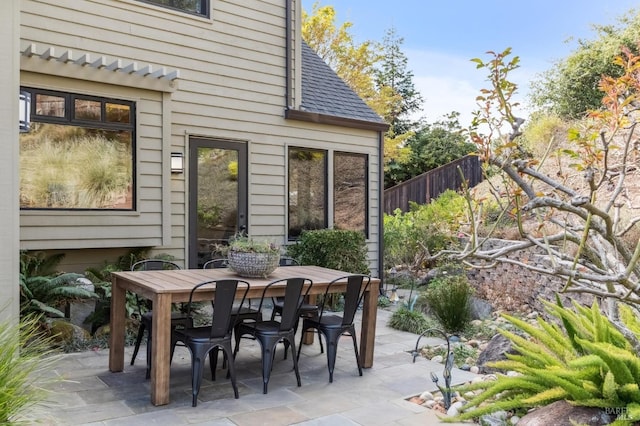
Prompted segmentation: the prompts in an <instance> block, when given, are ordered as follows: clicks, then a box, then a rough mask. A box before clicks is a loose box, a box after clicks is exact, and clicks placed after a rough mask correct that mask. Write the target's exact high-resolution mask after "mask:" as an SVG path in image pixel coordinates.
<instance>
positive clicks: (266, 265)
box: [223, 236, 280, 278]
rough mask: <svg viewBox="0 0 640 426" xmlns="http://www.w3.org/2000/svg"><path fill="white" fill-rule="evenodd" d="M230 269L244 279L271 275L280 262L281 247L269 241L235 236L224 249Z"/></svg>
mask: <svg viewBox="0 0 640 426" xmlns="http://www.w3.org/2000/svg"><path fill="white" fill-rule="evenodd" d="M223 252H225V253H226V255H227V261H228V263H229V268H230V269H231V270H232V271H234V272H235V273H237V274H238V275H240V276H242V277H250V278H255V277H263V278H266V277H268V276H269V274H271V273H272V272H273V271H274V270H275V269H276V268H277V267H278V264H279V262H280V247H279V246H278V245H276V244H275V243H272V242H269V241H256V240H253V239H252V238H249V237H247V236H235V237H233V238H232V239H230V240H229V245H228V246H226V247H224V249H223Z"/></svg>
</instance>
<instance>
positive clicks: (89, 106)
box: [74, 99, 102, 121]
mask: <svg viewBox="0 0 640 426" xmlns="http://www.w3.org/2000/svg"><path fill="white" fill-rule="evenodd" d="M101 106H102V103H101V102H100V101H90V100H88V99H76V100H75V105H74V108H75V115H74V117H75V118H76V119H77V120H91V121H100V120H101V119H102V111H101V110H100V107H101Z"/></svg>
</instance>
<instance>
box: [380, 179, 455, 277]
mask: <svg viewBox="0 0 640 426" xmlns="http://www.w3.org/2000/svg"><path fill="white" fill-rule="evenodd" d="M465 217H466V201H465V199H464V197H463V196H462V195H460V194H458V193H456V192H455V191H452V190H447V191H445V192H443V193H442V194H440V196H438V198H436V199H435V200H432V201H431V202H430V203H429V204H425V205H418V204H415V203H414V204H412V206H411V211H409V212H407V213H402V212H401V211H400V210H396V212H395V213H394V214H393V215H384V261H385V269H389V268H391V267H392V266H396V265H407V266H409V267H410V268H413V267H414V266H420V267H425V266H429V265H428V264H425V262H427V257H428V256H429V255H433V254H435V253H437V252H439V251H441V250H443V249H445V248H450V247H451V246H452V245H455V244H457V243H458V239H457V235H458V229H459V227H460V222H462V221H466V219H465Z"/></svg>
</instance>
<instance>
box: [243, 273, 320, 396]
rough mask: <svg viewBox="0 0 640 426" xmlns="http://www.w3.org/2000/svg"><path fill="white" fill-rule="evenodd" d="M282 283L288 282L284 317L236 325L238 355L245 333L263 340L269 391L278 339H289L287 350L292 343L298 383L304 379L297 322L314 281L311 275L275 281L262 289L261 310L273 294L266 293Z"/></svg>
mask: <svg viewBox="0 0 640 426" xmlns="http://www.w3.org/2000/svg"><path fill="white" fill-rule="evenodd" d="M282 285H284V286H285V295H284V303H283V305H282V315H281V317H280V318H281V320H280V321H275V320H264V321H257V322H241V323H237V324H236V327H235V328H236V329H235V340H236V346H235V349H234V351H233V354H234V356H235V355H236V354H237V353H238V349H239V347H240V339H241V337H243V336H251V337H253V338H254V339H256V340H257V341H258V342H260V347H261V349H262V383H263V386H262V392H263V393H265V394H266V393H267V386H268V384H269V377H270V376H271V368H272V367H273V360H274V355H275V349H276V346H277V345H278V342H280V341H281V340H285V341H286V342H288V345H286V346H285V350H288V346H289V345H290V346H291V351H292V353H291V358H293V369H294V371H295V373H296V379H297V381H298V386H302V383H301V381H300V372H299V371H298V360H297V357H296V343H295V333H296V330H295V326H296V322H297V321H298V317H299V315H300V303H301V300H302V299H303V298H304V297H305V296H306V295H307V294H309V290H310V289H311V286H312V285H313V283H312V281H311V280H310V279H308V278H300V277H296V278H285V279H280V280H276V281H272V282H270V283H269V284H268V285H267V286H266V287H265V288H264V290H263V292H262V297H261V298H260V305H259V307H258V309H259V310H262V308H263V306H264V304H265V299H266V298H267V297H269V296H266V295H267V294H268V293H269V291H271V290H272V287H274V286H282ZM305 287H306V289H305Z"/></svg>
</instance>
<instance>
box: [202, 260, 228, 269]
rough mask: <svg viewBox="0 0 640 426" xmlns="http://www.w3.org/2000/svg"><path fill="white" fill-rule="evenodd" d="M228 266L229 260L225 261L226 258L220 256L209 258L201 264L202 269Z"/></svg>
mask: <svg viewBox="0 0 640 426" xmlns="http://www.w3.org/2000/svg"><path fill="white" fill-rule="evenodd" d="M228 267H229V262H228V261H227V259H224V258H221V259H211V260H208V261H206V262H205V264H204V265H202V269H219V268H228Z"/></svg>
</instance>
